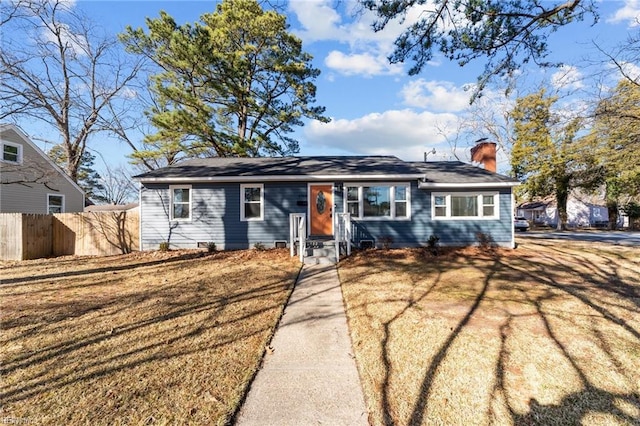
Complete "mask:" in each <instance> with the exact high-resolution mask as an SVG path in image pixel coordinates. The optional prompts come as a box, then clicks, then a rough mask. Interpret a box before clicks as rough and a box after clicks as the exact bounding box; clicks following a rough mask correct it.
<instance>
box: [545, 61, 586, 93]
mask: <svg viewBox="0 0 640 426" xmlns="http://www.w3.org/2000/svg"><path fill="white" fill-rule="evenodd" d="M582 78H583V77H582V73H581V72H580V70H578V68H576V67H574V66H572V65H563V66H561V67H560V69H559V70H558V71H556V72H555V73H553V75H552V76H551V84H552V85H553V87H555V88H562V89H581V88H583V87H584V83H583V81H582Z"/></svg>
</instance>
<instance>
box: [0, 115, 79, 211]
mask: <svg viewBox="0 0 640 426" xmlns="http://www.w3.org/2000/svg"><path fill="white" fill-rule="evenodd" d="M0 145H1V146H0V148H1V149H2V150H1V152H0V155H1V156H0V213H41V214H48V213H71V212H81V211H83V210H84V192H83V191H82V189H81V188H80V187H79V186H78V185H77V184H76V183H75V182H73V181H72V180H71V178H70V177H69V176H67V174H66V173H65V172H64V171H62V169H60V167H58V166H57V165H55V164H54V163H53V161H51V159H50V158H49V157H48V156H47V155H46V154H45V153H44V152H43V151H42V150H41V149H40V148H38V146H37V145H36V144H34V143H33V142H32V141H31V139H29V137H28V136H27V135H26V134H25V133H24V132H23V131H22V130H20V128H18V127H17V126H15V125H13V124H0Z"/></svg>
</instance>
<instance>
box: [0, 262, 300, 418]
mask: <svg viewBox="0 0 640 426" xmlns="http://www.w3.org/2000/svg"><path fill="white" fill-rule="evenodd" d="M298 271H299V264H298V263H297V262H296V261H295V260H291V259H290V258H289V257H288V252H285V251H271V250H269V251H263V252H258V251H240V252H226V253H216V254H213V255H208V256H205V255H204V254H203V253H199V252H169V253H161V252H155V253H134V254H131V255H124V256H110V257H82V258H61V259H50V260H38V261H25V262H14V263H9V264H8V263H3V264H1V268H0V274H1V277H2V284H1V285H0V304H1V305H0V306H1V308H2V311H1V312H2V322H1V327H2V336H1V338H0V358H1V360H2V366H1V372H2V390H1V391H0V394H1V396H0V400H1V401H2V403H3V407H2V411H1V413H0V417H1V418H2V419H3V422H5V420H8V421H13V422H16V421H21V422H23V423H21V424H24V423H26V422H30V424H57V425H63V424H64V425H73V424H92V425H94V424H101V425H102V424H104V425H106V424H109V425H120V424H127V425H139V424H140V425H141V424H225V423H227V422H228V421H229V419H230V418H231V416H232V415H233V413H234V411H235V410H236V408H237V406H238V404H239V402H240V400H241V398H242V397H243V395H244V393H245V391H246V387H247V385H248V383H249V381H250V380H251V378H252V377H253V374H254V372H255V371H256V369H257V368H258V366H259V363H260V360H261V358H262V354H263V352H264V348H265V345H266V343H267V342H268V340H269V339H270V337H271V335H272V333H273V330H274V328H275V325H276V322H277V320H278V319H279V317H280V315H281V312H282V309H283V307H284V303H285V302H286V300H287V298H288V295H289V294H290V292H291V290H292V288H293V284H294V282H295V279H296V277H297V274H298Z"/></svg>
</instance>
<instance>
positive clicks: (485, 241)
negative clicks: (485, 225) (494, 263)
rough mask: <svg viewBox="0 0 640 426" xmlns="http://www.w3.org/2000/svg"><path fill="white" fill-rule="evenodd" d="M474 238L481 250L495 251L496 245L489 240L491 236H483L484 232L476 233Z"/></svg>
mask: <svg viewBox="0 0 640 426" xmlns="http://www.w3.org/2000/svg"><path fill="white" fill-rule="evenodd" d="M476 238H477V239H478V244H479V245H480V248H481V249H483V250H488V251H490V250H493V249H495V247H496V244H495V241H493V238H491V235H489V234H485V233H484V232H476Z"/></svg>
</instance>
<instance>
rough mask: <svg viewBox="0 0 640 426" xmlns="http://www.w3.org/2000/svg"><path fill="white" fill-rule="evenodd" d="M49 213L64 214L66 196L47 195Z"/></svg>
mask: <svg viewBox="0 0 640 426" xmlns="http://www.w3.org/2000/svg"><path fill="white" fill-rule="evenodd" d="M47 212H48V213H49V214H53V213H64V195H61V194H60V195H58V194H47Z"/></svg>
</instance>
